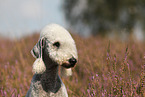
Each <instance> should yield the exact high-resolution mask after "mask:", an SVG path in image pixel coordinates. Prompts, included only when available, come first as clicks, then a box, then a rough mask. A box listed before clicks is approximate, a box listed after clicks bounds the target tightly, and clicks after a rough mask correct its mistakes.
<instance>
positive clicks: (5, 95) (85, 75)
mask: <svg viewBox="0 0 145 97" xmlns="http://www.w3.org/2000/svg"><path fill="white" fill-rule="evenodd" d="M73 38H74V39H75V41H76V45H77V48H78V55H79V61H78V63H77V65H76V67H75V68H73V76H72V77H67V78H62V80H63V82H64V84H65V86H66V88H67V91H68V95H69V96H70V97H114V96H117V97H122V96H124V97H131V96H133V97H143V96H144V97H145V72H144V68H145V42H137V41H133V40H132V39H131V38H130V39H128V41H120V40H118V39H114V40H113V39H111V40H110V39H108V38H101V37H90V38H87V39H84V38H81V37H79V36H77V35H73ZM37 40H38V35H37V34H35V35H33V36H29V37H25V38H23V39H20V40H17V41H15V40H13V41H10V40H8V39H0V97H1V96H2V97H23V96H25V95H26V93H27V91H28V89H29V87H30V82H31V79H32V76H33V74H32V64H33V62H34V60H35V59H34V58H33V57H32V55H31V54H30V50H31V49H32V48H33V46H34V45H35V43H36V42H37Z"/></svg>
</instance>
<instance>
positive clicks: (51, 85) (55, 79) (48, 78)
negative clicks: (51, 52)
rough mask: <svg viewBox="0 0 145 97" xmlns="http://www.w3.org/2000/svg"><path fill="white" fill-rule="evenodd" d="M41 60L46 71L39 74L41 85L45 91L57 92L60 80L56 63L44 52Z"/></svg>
mask: <svg viewBox="0 0 145 97" xmlns="http://www.w3.org/2000/svg"><path fill="white" fill-rule="evenodd" d="M43 61H44V64H45V66H46V71H45V72H44V73H43V74H41V77H40V81H41V85H42V87H43V89H44V90H45V91H46V92H48V91H50V92H57V91H58V90H59V88H60V87H61V80H60V78H59V75H58V65H57V64H56V63H55V62H53V61H52V60H51V59H50V58H49V57H48V56H47V55H46V54H43Z"/></svg>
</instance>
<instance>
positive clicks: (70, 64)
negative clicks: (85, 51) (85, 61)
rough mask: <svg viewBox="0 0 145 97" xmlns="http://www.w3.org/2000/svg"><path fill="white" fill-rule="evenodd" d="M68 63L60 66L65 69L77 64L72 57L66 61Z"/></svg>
mask: <svg viewBox="0 0 145 97" xmlns="http://www.w3.org/2000/svg"><path fill="white" fill-rule="evenodd" d="M68 62H69V63H64V64H62V66H63V67H65V68H71V67H74V66H75V64H76V63H77V60H76V59H75V58H73V57H72V58H70V59H69V60H68Z"/></svg>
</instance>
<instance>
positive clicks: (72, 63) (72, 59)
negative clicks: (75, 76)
mask: <svg viewBox="0 0 145 97" xmlns="http://www.w3.org/2000/svg"><path fill="white" fill-rule="evenodd" d="M69 63H70V64H71V66H72V67H73V66H74V65H75V64H76V63H77V60H76V59H75V58H70V59H69Z"/></svg>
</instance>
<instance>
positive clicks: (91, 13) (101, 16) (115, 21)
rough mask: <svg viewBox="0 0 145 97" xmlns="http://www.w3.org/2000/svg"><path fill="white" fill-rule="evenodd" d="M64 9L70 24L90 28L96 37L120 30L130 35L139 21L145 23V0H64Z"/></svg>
mask: <svg viewBox="0 0 145 97" xmlns="http://www.w3.org/2000/svg"><path fill="white" fill-rule="evenodd" d="M79 1H83V2H85V3H82V2H79ZM83 5H84V7H83V9H82V10H80V9H79V6H83ZM63 9H64V12H65V17H66V19H67V21H68V22H69V23H70V24H72V25H73V26H74V27H77V28H78V25H82V26H83V27H84V28H85V27H89V29H90V32H92V34H94V35H96V34H105V33H106V32H109V31H110V30H118V31H120V29H126V30H127V32H128V33H129V32H131V30H132V29H133V27H134V26H135V23H136V22H137V21H141V22H143V24H144V23H145V22H144V18H145V14H144V13H145V11H144V10H145V0H64V3H63ZM76 11H78V12H76ZM80 29H81V30H83V29H82V28H81V27H80ZM84 30H85V29H84ZM82 32H83V31H82Z"/></svg>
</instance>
